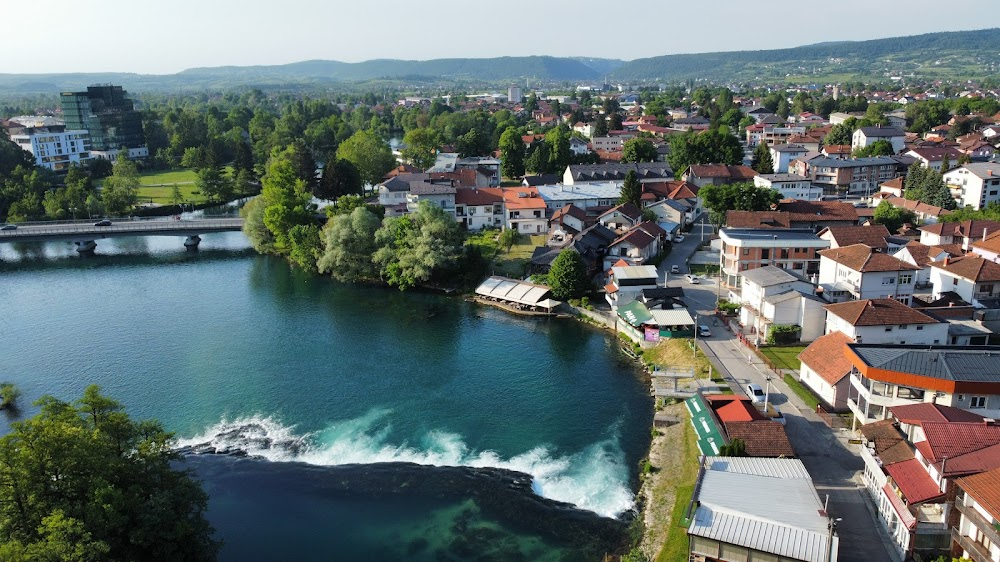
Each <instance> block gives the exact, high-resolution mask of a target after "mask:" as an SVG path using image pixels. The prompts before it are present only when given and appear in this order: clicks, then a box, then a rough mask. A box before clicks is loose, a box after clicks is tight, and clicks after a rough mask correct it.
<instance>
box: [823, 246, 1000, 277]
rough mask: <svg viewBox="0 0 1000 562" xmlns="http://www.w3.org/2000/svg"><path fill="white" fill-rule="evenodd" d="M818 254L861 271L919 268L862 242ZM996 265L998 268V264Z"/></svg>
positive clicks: (911, 269) (915, 269)
mask: <svg viewBox="0 0 1000 562" xmlns="http://www.w3.org/2000/svg"><path fill="white" fill-rule="evenodd" d="M819 255H820V256H823V257H824V258H827V259H831V260H833V261H835V262H837V263H839V264H841V265H843V266H846V267H849V268H851V269H853V270H854V271H860V272H862V273H866V272H869V271H918V270H919V269H920V268H919V267H917V266H915V265H913V264H909V263H906V262H905V261H903V260H901V259H899V258H896V257H893V256H890V255H887V254H883V253H881V252H875V251H873V250H872V248H871V247H870V246H865V245H864V244H853V245H851V246H844V247H843V248H831V249H829V250H820V251H819ZM997 267H998V268H1000V266H997Z"/></svg>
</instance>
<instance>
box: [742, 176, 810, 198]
mask: <svg viewBox="0 0 1000 562" xmlns="http://www.w3.org/2000/svg"><path fill="white" fill-rule="evenodd" d="M753 184H754V185H756V186H757V187H760V188H762V189H773V190H775V191H777V192H778V193H781V198H782V199H798V200H800V201H819V200H820V199H822V198H823V188H822V186H814V185H813V184H812V182H811V181H809V178H807V177H805V176H800V175H798V174H761V175H759V176H754V178H753Z"/></svg>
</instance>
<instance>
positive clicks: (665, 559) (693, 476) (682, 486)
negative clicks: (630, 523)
mask: <svg viewBox="0 0 1000 562" xmlns="http://www.w3.org/2000/svg"><path fill="white" fill-rule="evenodd" d="M678 425H679V426H680V427H675V428H670V429H671V430H673V429H677V430H679V431H681V432H683V433H682V435H681V436H679V437H680V439H678V441H680V443H677V442H676V441H675V442H673V443H669V442H668V443H663V445H668V444H670V445H674V447H672V448H671V449H670V450H665V451H662V453H663V454H669V455H670V456H675V457H677V458H676V460H675V462H673V463H671V464H672V466H669V467H668V466H664V467H662V468H663V469H666V470H661V471H660V473H659V474H657V475H656V476H657V477H658V478H661V480H660V481H659V482H658V484H659V485H658V486H656V487H655V488H654V490H653V498H652V501H654V502H656V501H658V500H660V501H663V500H666V498H663V497H662V496H661V495H660V494H664V495H667V494H669V493H670V492H673V502H674V503H673V508H672V509H671V510H670V521H669V523H668V525H667V527H666V529H655V528H654V529H647V532H650V531H652V532H663V531H664V530H665V531H666V535H667V536H666V540H665V541H664V543H663V547H662V548H661V549H660V551H659V552H658V553H656V556H654V557H653V559H654V560H656V561H657V562H687V560H688V537H687V527H688V525H689V524H690V523H691V522H690V520H688V519H686V518H685V517H684V515H685V512H686V511H687V508H688V504H689V503H690V502H691V496H692V495H693V494H694V487H695V483H696V481H697V479H698V467H699V465H698V456H699V455H700V454H701V453H700V451H699V450H698V443H697V439H696V438H695V435H694V429H692V428H691V423H690V421H689V420H688V416H687V412H686V411H685V412H684V413H683V415H682V421H681V422H680V424H678ZM668 431H669V430H668ZM665 473H666V474H665ZM657 496H660V497H657Z"/></svg>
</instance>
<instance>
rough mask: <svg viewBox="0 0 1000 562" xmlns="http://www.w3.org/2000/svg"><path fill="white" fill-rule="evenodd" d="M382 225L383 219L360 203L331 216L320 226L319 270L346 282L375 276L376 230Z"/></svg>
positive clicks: (375, 277)
mask: <svg viewBox="0 0 1000 562" xmlns="http://www.w3.org/2000/svg"><path fill="white" fill-rule="evenodd" d="M381 226H382V221H381V220H380V219H379V218H378V217H377V216H375V214H374V213H372V212H371V211H369V210H368V209H367V208H366V207H364V205H363V204H362V206H359V207H355V208H354V210H353V211H351V212H350V214H345V215H335V216H333V217H331V218H330V222H329V223H327V225H326V228H324V230H323V241H324V250H323V255H322V256H320V258H319V263H318V266H319V271H320V273H329V274H331V275H332V276H333V277H334V279H337V280H339V281H348V282H350V281H361V280H370V279H377V278H378V268H377V267H376V266H375V262H374V261H372V256H373V255H374V254H375V251H376V250H377V249H378V246H377V245H376V244H375V233H376V232H378V229H379V228H380V227H381Z"/></svg>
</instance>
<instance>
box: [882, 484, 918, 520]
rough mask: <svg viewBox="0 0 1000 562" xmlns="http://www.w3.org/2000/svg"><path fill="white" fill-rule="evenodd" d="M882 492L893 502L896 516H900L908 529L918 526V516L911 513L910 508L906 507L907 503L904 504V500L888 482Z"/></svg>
mask: <svg viewBox="0 0 1000 562" xmlns="http://www.w3.org/2000/svg"><path fill="white" fill-rule="evenodd" d="M882 493H883V494H885V497H886V498H887V499H888V500H889V503H890V504H892V509H893V511H895V512H896V516H897V517H899V521H900V523H902V524H903V526H904V527H906V528H907V529H913V528H915V527H916V526H917V518H916V517H914V515H913V514H912V513H910V510H909V509H907V508H906V505H904V504H903V500H901V499H899V496H897V495H896V492H894V491H893V490H892V487H890V486H889V485H888V484H886V485H885V486H882Z"/></svg>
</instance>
